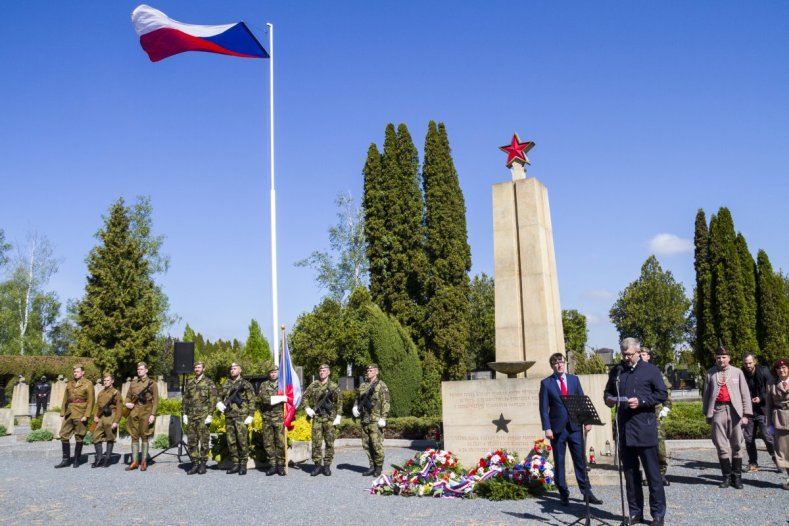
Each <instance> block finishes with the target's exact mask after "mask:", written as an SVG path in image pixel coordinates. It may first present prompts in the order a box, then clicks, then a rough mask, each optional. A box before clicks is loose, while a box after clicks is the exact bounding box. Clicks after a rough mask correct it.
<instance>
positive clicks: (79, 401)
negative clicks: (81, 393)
mask: <svg viewBox="0 0 789 526" xmlns="http://www.w3.org/2000/svg"><path fill="white" fill-rule="evenodd" d="M86 402H87V400H86V399H84V398H75V399H74V400H69V401H68V403H70V404H84V403H86Z"/></svg>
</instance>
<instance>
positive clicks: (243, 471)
mask: <svg viewBox="0 0 789 526" xmlns="http://www.w3.org/2000/svg"><path fill="white" fill-rule="evenodd" d="M238 474H239V475H246V474H247V464H246V462H244V463H243V464H241V465H240V466H238Z"/></svg>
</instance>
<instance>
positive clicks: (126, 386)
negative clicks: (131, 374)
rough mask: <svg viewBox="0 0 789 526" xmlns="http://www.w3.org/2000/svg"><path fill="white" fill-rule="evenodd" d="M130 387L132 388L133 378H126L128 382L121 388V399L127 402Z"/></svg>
mask: <svg viewBox="0 0 789 526" xmlns="http://www.w3.org/2000/svg"><path fill="white" fill-rule="evenodd" d="M129 387H131V378H126V381H125V382H123V385H122V386H121V397H123V399H124V400H126V393H128V392H129Z"/></svg>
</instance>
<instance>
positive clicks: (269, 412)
mask: <svg viewBox="0 0 789 526" xmlns="http://www.w3.org/2000/svg"><path fill="white" fill-rule="evenodd" d="M263 371H264V372H266V373H267V374H268V380H266V381H265V382H263V383H262V384H260V391H258V404H259V407H260V414H261V416H262V417H263V449H264V450H265V451H266V457H267V458H268V461H269V463H270V466H269V469H268V471H266V476H269V477H270V476H272V475H274V474H279V475H280V476H283V477H284V476H285V410H284V409H283V406H282V404H284V403H285V401H286V400H287V397H286V396H285V395H281V394H279V369H278V368H277V366H276V365H274V362H268V363H266V364H264V367H263Z"/></svg>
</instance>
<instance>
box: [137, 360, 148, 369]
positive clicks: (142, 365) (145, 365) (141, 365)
mask: <svg viewBox="0 0 789 526" xmlns="http://www.w3.org/2000/svg"><path fill="white" fill-rule="evenodd" d="M140 367H145V368H146V369H147V368H148V364H147V363H145V362H138V363H137V369H139V368H140Z"/></svg>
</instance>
